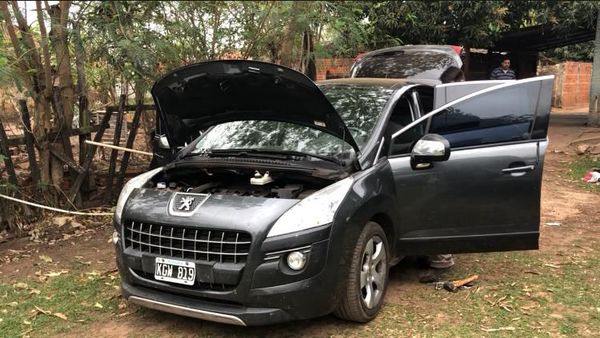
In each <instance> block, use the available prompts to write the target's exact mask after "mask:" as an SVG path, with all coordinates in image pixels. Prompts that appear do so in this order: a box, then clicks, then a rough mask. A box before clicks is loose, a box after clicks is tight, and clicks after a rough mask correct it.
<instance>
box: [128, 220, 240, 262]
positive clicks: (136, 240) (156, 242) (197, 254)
mask: <svg viewBox="0 0 600 338" xmlns="http://www.w3.org/2000/svg"><path fill="white" fill-rule="evenodd" d="M124 235H125V236H124V238H125V247H126V248H132V249H133V250H137V251H141V252H148V253H151V254H157V255H160V256H167V257H173V258H184V259H193V260H195V261H204V262H219V263H245V262H246V260H247V258H248V252H249V251H250V244H251V237H250V234H248V233H247V232H241V231H221V230H206V229H195V228H186V227H179V226H173V225H160V224H151V223H142V222H134V221H129V222H125V234H124Z"/></svg>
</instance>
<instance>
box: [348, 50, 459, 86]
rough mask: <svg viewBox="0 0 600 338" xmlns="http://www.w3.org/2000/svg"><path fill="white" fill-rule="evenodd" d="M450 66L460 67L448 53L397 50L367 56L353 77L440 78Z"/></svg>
mask: <svg viewBox="0 0 600 338" xmlns="http://www.w3.org/2000/svg"><path fill="white" fill-rule="evenodd" d="M450 66H455V67H458V66H459V65H458V64H457V63H456V61H455V60H454V59H453V58H452V57H451V56H450V55H448V54H445V53H441V52H436V51H396V52H388V53H383V54H378V55H374V56H371V57H367V58H366V59H364V60H363V61H362V62H361V63H360V64H358V65H357V67H358V68H357V69H356V73H355V74H354V75H353V77H377V78H409V79H410V78H418V79H430V80H439V78H440V75H441V74H442V73H443V72H444V70H445V69H446V68H448V67H450Z"/></svg>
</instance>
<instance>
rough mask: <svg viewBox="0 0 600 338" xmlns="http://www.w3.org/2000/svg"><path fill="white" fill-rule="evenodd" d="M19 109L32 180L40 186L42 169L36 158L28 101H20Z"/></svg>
mask: <svg viewBox="0 0 600 338" xmlns="http://www.w3.org/2000/svg"><path fill="white" fill-rule="evenodd" d="M19 109H20V110H21V121H22V122H23V138H24V139H25V148H26V149H27V157H28V160H29V170H30V171H31V180H32V181H33V183H34V184H35V185H38V184H40V168H39V167H38V162H37V159H36V157H35V148H34V146H33V143H34V138H33V133H32V129H31V118H30V116H29V109H28V108H27V101H26V100H23V99H21V100H19Z"/></svg>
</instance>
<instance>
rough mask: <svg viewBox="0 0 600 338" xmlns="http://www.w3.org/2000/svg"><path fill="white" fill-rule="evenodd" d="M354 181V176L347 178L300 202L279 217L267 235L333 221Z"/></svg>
mask: <svg viewBox="0 0 600 338" xmlns="http://www.w3.org/2000/svg"><path fill="white" fill-rule="evenodd" d="M352 182H353V180H352V177H348V178H345V179H343V180H341V181H338V182H336V183H334V184H332V185H330V186H327V187H326V188H324V189H321V190H319V191H317V192H315V193H314V194H312V195H310V196H308V197H306V198H305V199H303V200H302V201H300V202H298V204H296V205H294V206H293V207H291V208H290V209H289V210H288V211H286V212H285V213H284V214H283V215H282V216H281V217H279V219H278V220H277V222H275V225H273V227H272V228H271V231H269V234H268V235H267V237H274V236H279V235H284V234H289V233H292V232H296V231H301V230H306V229H310V228H314V227H318V226H320V225H325V224H327V223H331V222H332V221H333V216H334V215H335V212H336V211H337V209H338V207H339V206H340V203H342V200H344V197H346V194H348V191H349V190H350V188H351V187H352Z"/></svg>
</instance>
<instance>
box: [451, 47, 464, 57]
mask: <svg viewBox="0 0 600 338" xmlns="http://www.w3.org/2000/svg"><path fill="white" fill-rule="evenodd" d="M450 48H452V50H454V52H455V53H456V54H457V55H460V54H461V53H462V50H463V48H462V46H456V45H450Z"/></svg>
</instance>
